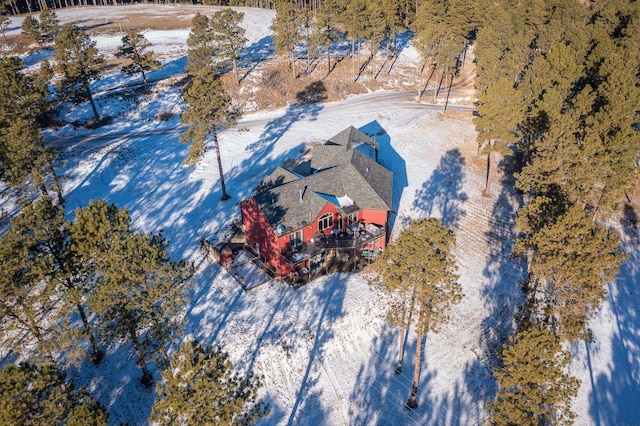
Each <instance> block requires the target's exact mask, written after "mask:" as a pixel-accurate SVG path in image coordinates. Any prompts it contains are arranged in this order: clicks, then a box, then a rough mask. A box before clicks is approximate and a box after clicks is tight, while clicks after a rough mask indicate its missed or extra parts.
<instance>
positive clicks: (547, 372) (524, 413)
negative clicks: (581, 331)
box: [487, 326, 580, 426]
mask: <svg viewBox="0 0 640 426" xmlns="http://www.w3.org/2000/svg"><path fill="white" fill-rule="evenodd" d="M502 359H503V362H504V367H502V368H501V369H499V370H497V371H496V372H495V373H494V375H495V376H496V379H497V381H498V392H497V393H496V396H495V399H494V400H493V401H489V403H488V408H489V418H488V419H487V424H491V425H496V426H509V425H522V426H538V425H541V424H544V425H569V424H571V423H573V421H572V420H573V418H574V417H575V414H574V413H573V412H571V400H572V399H573V398H574V397H575V396H576V395H577V393H578V387H579V386H580V381H579V380H577V379H576V378H574V377H571V376H569V375H568V374H566V373H564V371H563V370H564V369H565V368H566V366H567V364H568V363H569V360H570V359H571V354H570V353H569V352H568V351H563V350H562V347H561V345H560V340H559V339H558V337H556V336H554V335H553V333H551V332H550V331H549V330H548V329H546V328H544V327H541V326H535V327H534V328H532V329H531V330H526V331H521V332H520V333H518V334H517V335H516V336H515V337H513V338H511V339H510V341H509V344H507V345H505V346H504V348H503V352H502Z"/></svg>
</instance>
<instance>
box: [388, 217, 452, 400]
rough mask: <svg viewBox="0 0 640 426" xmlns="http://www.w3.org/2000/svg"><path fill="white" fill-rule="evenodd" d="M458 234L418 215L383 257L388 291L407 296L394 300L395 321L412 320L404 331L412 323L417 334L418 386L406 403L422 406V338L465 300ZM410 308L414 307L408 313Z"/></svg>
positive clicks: (437, 326) (440, 222)
mask: <svg viewBox="0 0 640 426" xmlns="http://www.w3.org/2000/svg"><path fill="white" fill-rule="evenodd" d="M454 246H455V237H454V235H453V232H451V231H450V230H449V229H447V228H446V227H445V226H444V225H443V224H442V221H440V220H438V219H434V218H431V219H419V220H417V221H415V222H413V223H412V224H411V225H410V226H409V227H407V228H406V229H404V230H403V231H402V233H401V234H400V236H399V237H398V239H397V240H396V241H394V242H393V243H392V244H390V245H389V246H388V247H387V249H386V250H385V252H384V255H383V256H382V258H381V259H380V265H379V266H378V272H379V274H380V277H381V280H382V283H383V284H384V285H385V286H386V287H387V289H388V290H390V291H392V292H394V293H396V294H397V295H398V296H400V297H403V298H405V301H404V302H401V303H399V304H395V305H394V308H399V309H400V312H399V313H398V314H396V315H393V317H395V318H396V319H400V324H402V321H407V323H406V325H404V324H403V325H402V326H401V334H402V333H404V329H405V328H407V327H409V322H408V321H411V323H413V325H414V330H415V331H416V334H417V345H416V354H415V366H414V372H413V386H412V389H411V396H410V398H409V400H408V401H407V407H409V408H416V407H417V406H418V385H419V382H420V367H421V361H422V340H423V337H424V336H425V335H426V334H427V333H429V332H437V331H438V329H439V327H440V326H441V325H442V324H443V323H445V322H446V321H447V320H448V315H449V311H450V309H451V307H452V306H453V305H455V304H456V303H458V302H459V301H460V300H461V299H462V288H461V286H460V284H458V282H457V279H458V276H457V275H456V269H457V267H456V263H455V259H454V257H453V254H452V249H453V247H454ZM407 308H409V309H411V311H408V310H407Z"/></svg>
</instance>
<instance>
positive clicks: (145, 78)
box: [140, 69, 149, 93]
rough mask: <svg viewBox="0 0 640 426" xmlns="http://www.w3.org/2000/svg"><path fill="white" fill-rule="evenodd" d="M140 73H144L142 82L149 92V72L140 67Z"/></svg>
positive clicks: (145, 89)
mask: <svg viewBox="0 0 640 426" xmlns="http://www.w3.org/2000/svg"><path fill="white" fill-rule="evenodd" d="M140 74H142V84H144V91H145V92H146V93H149V84H148V83H147V74H146V73H145V72H144V70H143V69H140Z"/></svg>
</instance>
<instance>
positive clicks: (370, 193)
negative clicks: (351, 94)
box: [240, 127, 393, 277]
mask: <svg viewBox="0 0 640 426" xmlns="http://www.w3.org/2000/svg"><path fill="white" fill-rule="evenodd" d="M378 148H379V147H378V144H377V143H376V142H375V140H373V139H372V138H370V137H369V136H367V135H365V134H364V133H362V132H361V131H359V130H357V129H355V128H354V127H349V128H347V129H345V130H343V131H342V132H340V133H338V134H337V135H335V136H334V137H332V138H330V139H329V140H327V141H326V143H324V144H322V145H318V146H314V147H313V151H312V156H311V159H307V160H306V161H303V162H300V163H298V164H297V165H296V166H295V167H291V168H285V167H278V168H277V169H276V170H275V171H274V172H273V173H272V174H271V175H269V176H267V177H266V178H265V179H264V180H263V181H262V182H261V183H260V184H259V185H258V187H257V188H256V191H255V194H254V195H253V196H252V197H250V198H248V199H246V200H243V201H242V202H241V203H240V207H241V212H242V222H243V226H244V230H245V234H246V240H247V244H249V245H251V246H252V247H253V248H254V249H255V251H256V252H257V253H258V255H259V257H260V259H261V260H262V261H263V262H264V263H265V264H266V265H268V266H269V267H270V268H271V269H272V270H273V272H275V274H277V275H279V276H281V277H286V276H292V275H306V274H309V273H310V272H311V273H312V272H314V271H315V270H316V269H318V268H320V267H321V266H322V265H323V264H324V262H325V261H326V260H327V259H328V258H330V257H332V256H336V255H338V256H346V257H351V258H353V257H355V256H360V257H361V256H365V257H367V256H368V257H373V256H376V255H377V254H378V253H380V252H381V251H382V250H384V248H385V246H386V243H387V219H388V216H389V212H390V211H391V204H392V182H393V175H392V173H391V171H389V170H388V169H387V168H385V167H384V166H383V165H382V164H380V163H379V162H378Z"/></svg>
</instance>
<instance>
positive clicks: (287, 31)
mask: <svg viewBox="0 0 640 426" xmlns="http://www.w3.org/2000/svg"><path fill="white" fill-rule="evenodd" d="M269 29H270V30H271V31H273V36H272V37H273V41H274V43H275V49H276V53H277V54H278V55H286V56H287V58H288V60H289V69H291V74H292V75H293V77H294V78H296V68H295V62H296V58H295V49H296V46H297V45H298V42H299V41H300V39H301V34H300V14H299V13H298V12H297V11H296V9H295V7H294V5H293V3H291V2H289V1H287V0H280V1H278V2H277V3H276V16H275V18H274V19H273V22H272V23H271V26H270V27H269Z"/></svg>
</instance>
